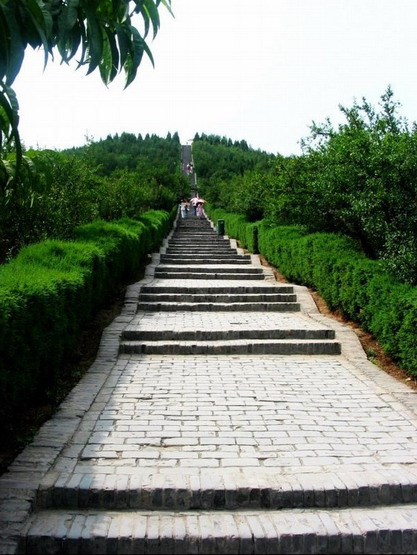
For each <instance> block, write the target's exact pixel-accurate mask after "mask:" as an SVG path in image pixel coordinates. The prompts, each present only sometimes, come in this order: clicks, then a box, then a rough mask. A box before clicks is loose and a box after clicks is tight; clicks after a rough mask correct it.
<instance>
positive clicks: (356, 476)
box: [35, 436, 417, 525]
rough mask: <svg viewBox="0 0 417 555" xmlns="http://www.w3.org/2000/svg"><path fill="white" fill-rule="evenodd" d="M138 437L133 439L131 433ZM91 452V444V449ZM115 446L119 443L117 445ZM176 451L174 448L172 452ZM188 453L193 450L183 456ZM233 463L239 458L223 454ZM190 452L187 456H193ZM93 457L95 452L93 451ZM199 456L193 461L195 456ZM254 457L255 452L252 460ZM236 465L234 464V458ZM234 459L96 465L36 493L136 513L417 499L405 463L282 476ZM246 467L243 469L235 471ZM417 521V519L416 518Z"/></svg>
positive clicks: (62, 502)
mask: <svg viewBox="0 0 417 555" xmlns="http://www.w3.org/2000/svg"><path fill="white" fill-rule="evenodd" d="M132 437H133V436H132ZM149 444H150V445H148V446H147V445H144V446H143V456H144V457H145V456H146V454H148V455H149V456H153V457H155V456H158V452H159V451H160V450H162V451H164V452H166V454H167V456H168V458H169V457H170V456H171V457H174V458H175V457H179V456H180V454H182V451H181V450H182V448H183V446H184V443H183V442H182V441H181V438H179V439H178V443H175V438H173V440H172V441H170V442H169V443H168V441H167V444H166V445H163V444H162V445H159V444H158V445H159V447H158V446H155V445H156V444H155V441H153V442H152V438H149ZM87 449H88V447H87ZM116 449H117V448H116ZM171 452H172V453H171ZM185 455H186V456H187V453H185ZM223 455H224V456H227V457H228V458H227V459H225V460H226V461H228V462H229V463H230V462H231V461H232V459H233V458H234V457H235V456H234V454H233V452H231V454H230V456H228V455H226V453H225V452H223ZM188 456H189V454H188ZM90 460H91V456H90ZM194 460H195V459H194ZM248 461H249V457H248V458H247V459H246V462H248ZM232 462H233V461H232ZM234 462H235V464H234V465H233V466H230V464H228V465H227V466H225V467H224V468H223V469H218V468H215V467H213V468H209V467H207V466H206V467H205V470H204V472H202V473H199V472H197V473H196V471H195V469H196V468H199V467H198V465H194V466H192V467H190V468H187V467H183V468H182V469H179V468H178V467H177V468H173V469H172V470H171V472H169V471H168V469H166V471H164V472H162V473H158V471H157V470H155V472H154V473H153V472H151V473H149V472H146V470H145V469H144V468H142V469H141V468H138V467H136V468H133V467H129V469H128V471H127V472H126V473H123V472H122V470H123V469H122V468H120V472H119V473H117V474H112V475H109V474H108V473H107V474H106V472H102V473H101V472H95V470H94V466H93V467H92V470H90V471H88V469H87V470H86V471H85V473H79V474H73V475H71V474H66V473H64V474H62V475H61V476H59V475H58V476H55V474H52V475H51V477H50V478H48V477H47V478H46V480H45V482H44V483H43V484H42V485H41V487H40V488H39V490H38V491H37V494H36V500H35V505H36V507H37V508H38V509H39V510H41V509H58V508H63V509H83V508H86V507H89V508H91V509H108V510H120V509H135V510H160V509H166V510H170V509H177V510H184V511H189V510H208V511H211V510H220V511H223V510H230V511H232V510H243V509H245V510H248V509H252V510H263V509H270V510H274V509H312V508H327V509H331V508H338V509H342V508H345V507H350V508H353V507H370V506H375V505H383V506H387V505H402V504H413V503H417V477H416V473H415V470H407V469H406V468H404V467H402V468H399V469H395V468H391V469H389V468H387V469H384V468H377V469H375V470H372V469H370V470H368V471H355V470H349V467H348V468H347V469H343V468H342V469H341V470H340V471H336V472H325V471H323V472H304V473H303V472H298V473H296V474H291V473H289V474H284V475H282V474H281V472H280V471H278V472H277V471H276V470H274V471H270V470H271V469H268V468H265V467H259V466H247V467H246V468H242V466H241V465H242V462H240V460H239V458H236V457H235V461H234ZM238 468H240V470H241V472H236V469H238ZM415 524H416V525H417V522H416V523H415Z"/></svg>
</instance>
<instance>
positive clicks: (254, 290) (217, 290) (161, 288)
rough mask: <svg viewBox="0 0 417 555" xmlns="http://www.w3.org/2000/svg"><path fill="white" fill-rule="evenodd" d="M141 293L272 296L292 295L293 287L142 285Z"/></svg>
mask: <svg viewBox="0 0 417 555" xmlns="http://www.w3.org/2000/svg"><path fill="white" fill-rule="evenodd" d="M141 293H190V294H195V293H196V294H200V293H201V294H215V295H218V294H220V295H222V294H225V293H231V294H237V293H239V294H241V295H242V294H244V293H248V294H250V295H253V294H262V293H263V294H267V295H269V294H271V293H272V294H274V293H283V294H284V293H285V294H286V293H294V286H293V285H276V286H275V285H274V286H266V285H252V284H251V285H239V286H238V287H236V286H235V287H233V286H231V287H228V286H225V285H220V286H217V287H210V286H206V285H202V286H201V287H192V286H186V285H185V286H182V285H181V286H178V285H157V286H153V285H144V286H143V287H142V288H141Z"/></svg>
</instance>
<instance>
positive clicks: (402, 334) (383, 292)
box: [206, 207, 417, 375]
mask: <svg viewBox="0 0 417 555" xmlns="http://www.w3.org/2000/svg"><path fill="white" fill-rule="evenodd" d="M206 211H207V210H206ZM207 213H208V215H209V217H210V218H211V219H212V220H217V219H219V218H221V219H224V220H225V228H226V233H227V234H228V235H230V236H231V237H235V238H236V239H238V240H239V241H240V242H241V243H242V244H243V245H245V246H247V247H248V248H249V250H252V249H251V248H250V247H249V245H250V244H251V243H250V239H248V238H250V237H252V236H253V230H254V228H256V229H257V232H258V248H259V253H260V254H262V255H263V256H264V257H265V258H266V259H267V260H268V262H270V263H271V264H272V265H274V266H275V267H277V268H278V269H279V271H280V272H282V273H283V274H284V275H285V276H286V278H287V279H288V280H290V281H293V282H295V283H300V284H303V285H307V286H309V287H312V288H314V289H316V290H317V291H318V292H319V293H320V295H321V296H322V297H323V298H324V299H325V301H326V302H327V303H328V305H329V307H330V308H331V309H333V310H340V311H341V312H342V313H343V314H344V315H345V316H346V317H347V318H349V319H351V320H354V321H356V322H358V323H359V324H360V325H361V326H362V327H363V329H365V330H368V331H370V332H371V333H372V334H373V335H374V336H375V337H376V338H377V339H378V341H379V342H380V344H381V345H382V347H383V349H384V350H385V352H386V353H387V354H389V355H390V356H392V357H393V358H394V359H395V360H396V361H397V362H398V363H399V364H400V365H401V366H402V367H403V368H404V369H405V370H407V371H408V372H409V373H410V374H412V375H417V340H416V332H417V288H416V287H412V286H410V285H406V284H402V283H400V282H398V281H397V280H396V279H395V278H394V277H392V276H391V275H389V274H387V273H386V272H385V271H384V268H383V265H382V263H381V262H378V261H376V260H370V259H369V258H367V257H366V256H365V255H364V254H363V252H362V251H361V250H360V249H359V248H358V246H357V245H356V243H355V242H354V240H353V239H351V238H349V237H346V236H342V235H337V234H331V233H313V234H311V233H308V232H307V230H306V229H305V228H304V227H302V226H280V227H271V226H269V225H268V224H267V223H266V222H263V221H261V222H257V223H256V224H253V223H249V222H247V221H246V220H245V218H244V217H243V216H240V215H237V214H228V213H226V212H225V211H224V210H210V207H208V211H207Z"/></svg>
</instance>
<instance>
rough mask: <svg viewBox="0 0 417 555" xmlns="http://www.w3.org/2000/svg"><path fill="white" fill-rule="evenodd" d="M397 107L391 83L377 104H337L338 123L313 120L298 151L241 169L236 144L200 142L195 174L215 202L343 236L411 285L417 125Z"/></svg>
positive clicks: (415, 276)
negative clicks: (204, 178) (202, 178)
mask: <svg viewBox="0 0 417 555" xmlns="http://www.w3.org/2000/svg"><path fill="white" fill-rule="evenodd" d="M399 108H400V104H399V103H398V102H397V101H396V100H395V99H394V95H393V92H392V90H391V88H390V87H388V88H387V90H386V91H385V92H384V94H383V95H382V96H381V99H380V103H379V105H378V107H377V108H375V107H374V106H372V105H371V104H370V103H369V102H368V101H367V100H366V99H365V98H363V99H362V100H361V101H360V102H357V101H355V102H354V103H353V105H352V106H351V107H344V106H340V110H341V112H342V114H343V116H344V120H345V121H344V122H343V123H341V124H339V125H338V126H334V125H333V124H332V123H331V122H330V121H329V120H326V121H325V122H324V123H323V124H321V125H318V124H316V123H314V122H313V124H312V125H311V128H310V130H311V132H310V135H309V137H307V138H305V139H304V140H303V141H302V146H303V154H302V155H300V156H289V157H283V156H280V155H277V156H275V157H272V158H270V159H269V164H267V165H266V166H265V165H262V164H261V165H259V164H257V163H255V164H254V165H253V166H251V164H246V165H245V166H243V167H241V166H239V164H238V163H235V161H236V158H233V156H230V158H228V157H227V156H229V154H230V153H231V151H233V149H235V148H236V146H234V145H232V144H229V143H227V144H225V141H224V140H220V141H217V142H216V141H201V140H200V141H197V142H195V145H193V149H194V150H195V156H194V158H195V162H196V171H197V174H198V175H200V174H201V172H202V173H203V175H204V176H205V175H206V174H209V182H207V183H208V185H209V187H208V191H209V192H208V196H209V199H210V200H211V201H212V203H213V204H214V206H215V207H217V208H225V209H227V210H229V211H231V212H236V213H240V214H244V215H245V216H246V217H247V218H248V219H249V220H251V221H254V220H255V219H262V218H265V219H267V220H268V221H269V222H270V223H271V224H273V225H294V224H297V225H298V224H299V225H303V226H306V227H307V229H309V230H310V231H326V232H333V233H342V234H345V235H348V236H350V237H352V238H353V239H354V240H355V241H356V242H357V243H358V245H360V247H361V248H362V250H363V251H364V252H365V253H366V254H367V255H368V256H370V257H371V258H374V259H379V260H381V261H384V263H385V266H386V268H387V269H388V270H389V271H390V272H391V273H393V274H395V275H396V276H397V277H398V278H399V279H401V280H402V281H403V282H406V283H412V284H417V218H416V214H417V128H416V125H415V124H414V125H411V126H410V125H409V124H408V122H407V121H406V120H405V119H404V118H403V117H401V115H400V113H399ZM226 142H227V141H226ZM213 149H216V151H215V153H216V154H214V150H213ZM226 153H228V154H226ZM237 159H239V158H237ZM241 159H243V154H242V156H241ZM232 160H234V161H232ZM245 160H246V159H245ZM200 164H201V165H202V167H200ZM204 183H206V182H204Z"/></svg>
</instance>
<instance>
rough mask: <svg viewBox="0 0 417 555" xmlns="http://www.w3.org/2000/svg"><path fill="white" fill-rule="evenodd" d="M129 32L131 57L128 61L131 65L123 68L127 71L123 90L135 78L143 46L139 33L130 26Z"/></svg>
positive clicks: (143, 42)
mask: <svg viewBox="0 0 417 555" xmlns="http://www.w3.org/2000/svg"><path fill="white" fill-rule="evenodd" d="M130 32H131V34H132V47H133V55H132V57H131V59H130V62H131V63H130V64H129V65H127V66H125V69H127V79H126V85H125V88H126V87H128V86H129V85H130V84H131V83H132V81H133V80H134V79H135V77H136V73H137V70H138V67H139V65H140V63H141V61H142V57H143V52H144V44H145V41H144V40H143V38H142V37H141V36H140V34H139V31H138V30H137V29H136V28H135V27H133V26H132V25H131V26H130Z"/></svg>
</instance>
